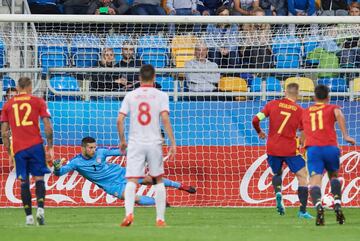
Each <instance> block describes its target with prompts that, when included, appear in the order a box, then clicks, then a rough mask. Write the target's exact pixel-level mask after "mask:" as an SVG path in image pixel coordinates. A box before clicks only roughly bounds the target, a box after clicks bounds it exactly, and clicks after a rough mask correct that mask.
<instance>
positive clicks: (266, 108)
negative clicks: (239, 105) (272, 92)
mask: <svg viewBox="0 0 360 241" xmlns="http://www.w3.org/2000/svg"><path fill="white" fill-rule="evenodd" d="M272 103H273V102H272V101H271V102H269V103H267V104H266V105H265V106H264V108H263V109H262V110H261V113H263V114H264V115H265V117H268V116H269V115H270V111H271V106H272Z"/></svg>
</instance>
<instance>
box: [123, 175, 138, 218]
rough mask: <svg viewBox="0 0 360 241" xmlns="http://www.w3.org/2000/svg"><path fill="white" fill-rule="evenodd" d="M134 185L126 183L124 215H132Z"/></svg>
mask: <svg viewBox="0 0 360 241" xmlns="http://www.w3.org/2000/svg"><path fill="white" fill-rule="evenodd" d="M135 191H136V184H135V183H134V182H128V183H126V186H125V215H126V216H128V215H129V214H134V205H135Z"/></svg>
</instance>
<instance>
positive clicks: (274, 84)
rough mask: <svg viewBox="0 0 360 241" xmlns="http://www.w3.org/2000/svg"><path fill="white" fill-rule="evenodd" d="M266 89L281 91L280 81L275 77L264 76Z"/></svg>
mask: <svg viewBox="0 0 360 241" xmlns="http://www.w3.org/2000/svg"><path fill="white" fill-rule="evenodd" d="M265 81H266V91H274V92H281V91H282V88H281V83H280V80H278V79H277V78H275V77H272V76H270V77H267V78H266V80H265Z"/></svg>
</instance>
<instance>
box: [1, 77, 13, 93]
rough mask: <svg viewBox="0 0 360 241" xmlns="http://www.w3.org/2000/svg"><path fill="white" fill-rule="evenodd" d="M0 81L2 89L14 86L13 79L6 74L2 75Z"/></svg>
mask: <svg viewBox="0 0 360 241" xmlns="http://www.w3.org/2000/svg"><path fill="white" fill-rule="evenodd" d="M2 82H3V91H6V90H7V89H8V88H10V87H16V83H15V80H13V79H12V78H11V77H9V76H8V75H4V76H3V78H2Z"/></svg>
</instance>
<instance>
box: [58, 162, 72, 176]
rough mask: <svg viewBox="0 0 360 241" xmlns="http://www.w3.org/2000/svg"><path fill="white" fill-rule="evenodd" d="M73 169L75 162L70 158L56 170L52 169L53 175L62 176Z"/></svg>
mask: <svg viewBox="0 0 360 241" xmlns="http://www.w3.org/2000/svg"><path fill="white" fill-rule="evenodd" d="M74 170H76V162H75V160H74V159H72V160H70V161H69V162H68V163H67V164H66V165H65V166H62V167H60V169H58V170H54V174H55V176H62V175H65V174H66V173H68V172H71V171H74Z"/></svg>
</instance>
